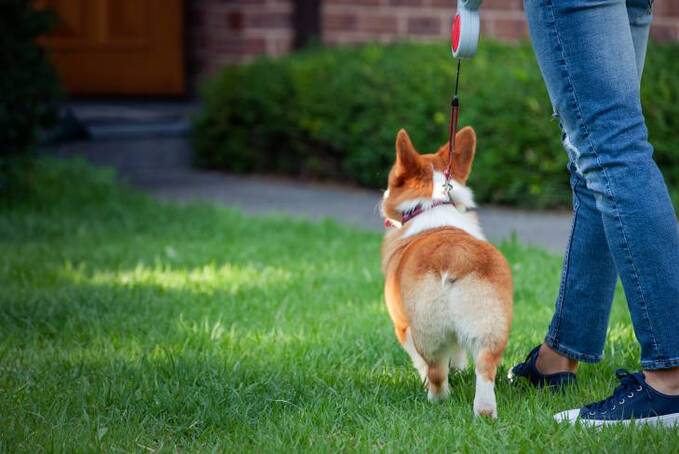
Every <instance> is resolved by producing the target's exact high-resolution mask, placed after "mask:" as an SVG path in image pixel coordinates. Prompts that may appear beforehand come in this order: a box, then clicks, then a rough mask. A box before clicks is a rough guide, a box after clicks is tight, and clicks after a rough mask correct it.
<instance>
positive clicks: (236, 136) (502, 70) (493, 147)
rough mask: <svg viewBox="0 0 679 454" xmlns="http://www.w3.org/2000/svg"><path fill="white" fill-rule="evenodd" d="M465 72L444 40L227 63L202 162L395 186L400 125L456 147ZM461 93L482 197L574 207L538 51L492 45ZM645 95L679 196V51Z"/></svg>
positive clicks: (649, 69)
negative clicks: (453, 99) (390, 181)
mask: <svg viewBox="0 0 679 454" xmlns="http://www.w3.org/2000/svg"><path fill="white" fill-rule="evenodd" d="M454 71H455V63H454V61H453V60H452V58H451V57H450V55H449V51H448V48H447V45H445V44H398V45H388V46H378V45H367V46H364V47H360V48H353V49H318V50H312V51H307V52H303V53H298V54H295V55H292V56H289V57H285V58H282V59H279V60H271V59H263V60H259V61H256V62H254V63H253V64H250V65H246V66H240V67H228V68H225V69H224V70H223V71H221V72H220V73H219V74H218V75H217V76H216V77H215V78H214V79H213V80H211V81H209V82H208V83H207V84H206V85H205V87H204V90H203V101H204V107H205V108H204V112H203V113H202V114H201V115H200V116H199V117H198V118H197V119H196V122H195V129H194V131H195V137H194V139H195V148H196V160H197V164H198V165H199V166H203V167H209V168H219V169H225V170H229V171H235V172H273V173H283V174H288V175H294V176H301V177H313V178H325V179H338V180H348V181H354V182H357V183H359V184H361V185H365V186H369V187H376V188H381V187H384V186H385V184H386V176H387V171H388V169H389V167H390V165H391V164H392V162H393V159H394V138H395V134H396V131H397V130H398V129H399V128H401V127H404V128H406V129H407V130H408V131H409V133H410V134H411V137H412V138H413V141H414V143H415V146H416V147H417V148H418V149H419V150H420V151H433V150H435V149H436V148H437V147H438V146H440V145H441V144H443V143H444V142H445V140H446V135H447V121H448V105H449V101H450V94H451V86H452V83H453V78H454ZM460 96H461V102H462V108H461V120H460V123H461V125H472V126H473V127H474V128H475V129H476V131H477V133H478V137H479V145H478V154H477V158H476V163H475V166H474V171H473V172H472V177H471V181H470V185H471V186H472V187H473V188H474V189H475V191H476V194H477V198H478V199H479V200H480V201H483V202H492V203H498V204H511V205H523V206H530V207H560V206H566V205H568V203H569V200H570V190H569V187H568V177H567V173H566V170H565V166H566V154H565V152H564V151H563V149H562V147H561V144H560V140H559V137H560V133H559V126H558V122H557V121H556V120H555V119H553V118H552V109H551V105H550V103H549V99H548V97H547V93H546V90H545V88H544V85H543V82H542V79H541V77H540V73H539V70H538V67H537V64H536V62H535V58H534V55H533V52H532V50H531V48H530V46H529V45H527V44H523V45H519V46H509V45H504V44H497V43H492V42H487V41H486V42H484V43H483V44H482V46H481V48H480V49H479V52H478V54H477V56H476V57H475V58H474V59H473V60H472V61H469V62H464V63H463V65H462V78H461V86H460ZM643 98H644V101H645V109H646V114H647V118H648V123H649V127H650V131H651V138H652V141H653V143H654V145H655V147H656V158H657V160H658V162H659V163H660V165H661V167H662V168H663V170H664V171H665V175H666V176H667V178H668V180H669V184H670V186H671V187H673V188H675V189H674V191H673V196H674V200H675V202H676V201H679V191H677V189H679V166H677V165H676V164H677V161H679V134H678V133H677V131H678V130H679V102H678V101H679V99H678V98H679V47H677V46H653V47H652V48H651V49H650V50H649V53H648V62H647V65H646V73H645V76H644V93H643Z"/></svg>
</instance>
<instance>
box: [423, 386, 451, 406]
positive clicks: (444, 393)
mask: <svg viewBox="0 0 679 454" xmlns="http://www.w3.org/2000/svg"><path fill="white" fill-rule="evenodd" d="M448 396H450V388H448V383H446V385H445V386H443V387H442V388H441V390H440V391H439V392H438V393H433V392H432V390H431V387H430V388H429V391H428V392H427V398H428V399H429V402H431V403H438V402H443V401H444V400H446V399H447V398H448Z"/></svg>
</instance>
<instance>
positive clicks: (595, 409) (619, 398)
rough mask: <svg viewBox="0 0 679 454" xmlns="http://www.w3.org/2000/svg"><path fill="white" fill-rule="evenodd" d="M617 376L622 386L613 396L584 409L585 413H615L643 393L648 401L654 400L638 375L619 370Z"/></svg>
mask: <svg viewBox="0 0 679 454" xmlns="http://www.w3.org/2000/svg"><path fill="white" fill-rule="evenodd" d="M615 376H616V377H618V380H620V384H619V385H618V386H617V387H616V388H615V390H614V391H613V395H611V396H610V397H608V398H606V399H604V400H601V401H599V402H595V403H593V404H590V405H587V406H585V407H584V409H585V411H587V412H588V413H589V414H590V415H595V414H597V413H600V414H606V413H608V412H609V411H613V410H615V409H616V408H617V407H618V406H619V405H624V404H625V402H627V401H628V399H632V398H633V397H634V396H635V395H636V394H639V393H640V392H641V391H645V394H646V398H647V399H649V400H652V399H653V395H652V394H651V393H650V392H649V391H648V387H647V386H646V385H645V383H644V381H643V380H642V379H641V378H640V377H638V376H637V375H635V374H631V373H629V372H628V371H626V370H625V369H618V370H616V371H615Z"/></svg>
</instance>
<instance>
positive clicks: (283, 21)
mask: <svg viewBox="0 0 679 454" xmlns="http://www.w3.org/2000/svg"><path fill="white" fill-rule="evenodd" d="M246 18H247V20H246V24H247V27H248V28H255V29H260V28H263V29H289V28H291V26H292V24H291V22H290V14H288V13H266V12H264V13H253V14H248V15H247V16H246Z"/></svg>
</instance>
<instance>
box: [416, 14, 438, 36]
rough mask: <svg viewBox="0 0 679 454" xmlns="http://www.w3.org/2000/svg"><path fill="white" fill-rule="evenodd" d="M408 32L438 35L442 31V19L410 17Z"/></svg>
mask: <svg viewBox="0 0 679 454" xmlns="http://www.w3.org/2000/svg"><path fill="white" fill-rule="evenodd" d="M408 33H410V34H413V35H438V34H440V33H441V20H440V19H439V18H438V17H410V18H408Z"/></svg>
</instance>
